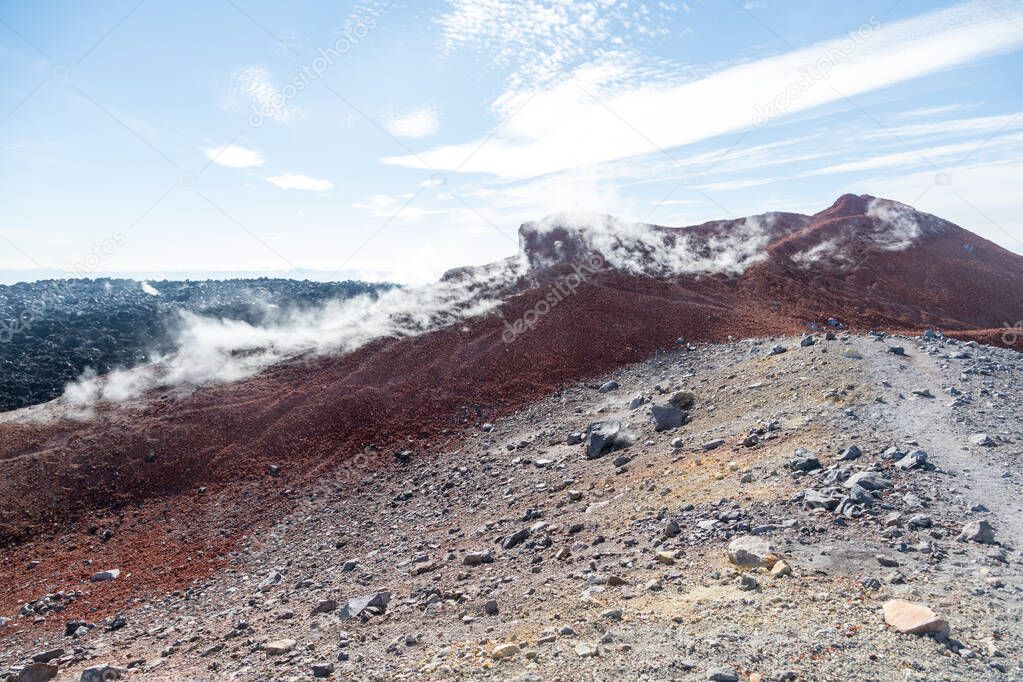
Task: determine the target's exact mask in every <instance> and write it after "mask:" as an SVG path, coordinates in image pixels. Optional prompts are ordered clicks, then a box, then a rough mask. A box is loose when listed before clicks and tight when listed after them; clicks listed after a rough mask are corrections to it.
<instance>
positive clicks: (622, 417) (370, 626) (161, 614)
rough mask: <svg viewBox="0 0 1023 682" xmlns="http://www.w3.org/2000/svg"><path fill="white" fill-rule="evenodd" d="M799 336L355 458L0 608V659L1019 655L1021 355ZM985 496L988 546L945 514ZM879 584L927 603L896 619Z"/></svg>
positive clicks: (832, 661)
mask: <svg viewBox="0 0 1023 682" xmlns="http://www.w3.org/2000/svg"><path fill="white" fill-rule="evenodd" d="M815 339H816V342H815V343H814V344H812V345H807V346H802V345H801V344H800V339H798V338H785V339H754V340H746V341H739V342H734V343H729V344H717V345H705V346H698V347H693V348H691V349H689V350H685V351H680V352H678V353H675V354H671V355H668V356H661V357H658V358H657V359H656V360H651V361H650V362H647V363H641V364H638V365H632V366H629V367H626V368H623V369H621V370H619V371H616V372H614V373H612V374H608V375H606V376H601V377H595V378H594V379H593V380H592V382H588V383H586V384H575V385H572V386H569V387H566V388H565V389H564V390H562V391H559V392H557V393H555V394H553V395H551V396H548V397H547V398H544V399H542V400H540V401H538V402H537V403H535V404H534V405H532V406H530V407H529V408H528V409H524V410H521V411H519V412H517V413H515V414H513V415H510V416H509V417H507V418H504V419H501V420H499V421H497V422H496V423H495V424H493V425H487V426H486V427H485V428H483V429H481V430H480V431H479V432H477V433H475V434H473V435H471V436H470V437H469V438H468V439H467V440H466V441H465V442H464V443H461V444H460V445H459V446H457V447H454V448H449V449H447V450H446V451H443V452H439V453H431V454H429V455H427V454H425V453H422V452H410V453H408V454H407V455H406V454H404V453H395V454H396V457H395V461H394V465H393V467H389V468H387V469H386V470H383V471H381V470H379V469H370V468H367V467H366V466H365V460H364V459H363V460H360V459H359V458H355V459H352V460H350V463H349V464H348V465H346V466H345V467H343V468H341V469H340V470H338V471H336V472H334V473H331V474H329V475H324V477H323V478H322V480H321V482H320V484H319V485H318V486H317V487H316V488H315V489H311V490H303V491H289V490H283V489H282V490H281V491H280V493H281V494H282V495H289V496H292V497H293V498H294V499H295V500H296V504H297V507H298V509H297V511H295V512H294V513H293V514H291V515H288V516H287V517H285V518H282V519H281V520H280V521H279V522H278V523H277V524H275V525H274V526H272V527H271V528H268V529H266V530H263V531H259V532H257V533H255V534H254V535H252V536H249V537H247V538H245V539H244V540H243V541H242V542H241V543H240V545H239V549H238V551H236V552H234V553H233V554H232V555H230V556H229V557H227V559H228V562H229V566H228V568H227V569H225V570H224V571H222V572H221V573H219V574H217V575H216V576H214V577H213V578H212V579H210V580H206V581H202V582H198V583H196V584H195V585H193V586H192V587H191V588H190V589H188V590H186V591H184V592H180V593H176V594H171V595H160V596H156V597H154V598H153V599H151V600H150V601H148V602H146V603H143V604H133V605H126V608H125V610H124V611H123V614H122V615H123V623H121V622H119V621H109V620H108V621H105V622H103V621H101V622H97V623H86V624H73V626H69V627H67V631H68V632H69V633H70V634H69V635H68V636H64V630H61V631H60V632H57V633H54V632H53V628H52V627H50V626H52V623H53V621H54V620H56V621H57V622H58V623H61V624H62V625H63V624H64V623H63V621H62V620H61V616H60V611H59V610H46V609H45V605H43V606H42V607H39V609H36V606H38V605H35V604H34V605H33V607H32V608H33V609H34V610H36V614H35V615H32V612H31V610H30V612H29V615H17V614H0V615H3V616H6V617H8V618H10V619H11V621H10V623H8V625H7V626H5V627H4V628H3V629H0V635H2V636H4V637H5V640H4V641H3V643H2V645H0V651H2V652H3V653H0V665H3V666H9V667H10V668H11V671H12V673H14V674H17V671H18V670H19V669H21V668H19V666H24V665H25V664H26V663H27V662H28V661H29V660H31V657H32V656H33V655H40V654H46V652H48V651H49V652H51V653H52V652H53V651H55V650H56V649H57V648H59V649H61V651H60V653H57V654H54V655H53V658H52V661H50V664H53V665H56V666H57V667H56V668H55V672H56V674H57V678H58V679H68V680H72V679H79V676H80V675H81V674H82V671H83V670H84V669H85V668H87V667H90V666H98V665H110V666H113V667H114V672H111V671H110V670H108V671H107V673H108V675H117V676H121V677H124V678H126V679H145V680H151V679H156V680H159V679H167V680H174V679H197V680H222V679H240V680H262V679H286V680H308V679H315V677H316V676H325V677H326V678H329V679H345V680H347V679H372V680H395V679H407V680H413V679H414V680H435V679H465V680H479V679H495V680H497V679H500V680H504V679H521V680H566V681H567V680H578V679H592V680H635V679H641V680H676V679H677V680H791V679H806V680H906V679H914V680H1004V679H1020V678H1021V676H1023V666H1021V662H1023V628H1020V627H1019V624H1020V619H1021V618H1023V608H1021V604H1023V602H1021V595H1023V569H1021V565H1020V554H1019V552H1018V547H1019V543H1020V540H1021V536H1020V524H1021V519H1023V512H1021V511H1020V501H1019V485H1018V484H1019V481H1020V462H1021V459H1020V455H1021V454H1023V416H1021V411H1020V410H1019V409H1018V405H1019V404H1020V402H1019V401H1020V398H1021V397H1023V356H1021V355H1018V354H1015V353H1012V352H1010V351H1001V350H997V349H990V348H986V347H979V346H975V345H971V344H960V343H953V342H947V341H945V340H943V339H940V338H939V339H937V340H933V341H923V340H917V339H907V338H883V339H879V340H876V339H875V337H872V336H840V337H839V338H837V339H834V340H825V339H824V338H823V336H822V335H817V336H816V337H815ZM776 345H777V346H780V347H781V348H780V349H778V350H772V348H773V347H774V346H776ZM891 346H902V347H903V348H904V353H905V355H897V354H895V353H892V352H889V347H891ZM957 356H959V357H957ZM950 389H955V390H954V391H951V392H952V393H954V392H956V391H958V392H959V395H951V394H950ZM914 392H916V393H914ZM690 393H691V395H687V394H690ZM928 395H930V396H933V397H925V396H928ZM690 400H691V401H692V405H689V402H690ZM651 405H656V406H658V407H659V411H657V412H656V413H655V416H657V417H658V422H659V423H660V425H661V426H664V427H666V428H665V429H664V430H661V431H658V430H656V429H655V423H654V422H653V421H652V420H651ZM673 409H680V410H682V411H684V412H685V413H686V415H685V419H686V423H685V424H684V425H682V426H674V422H673V421H672V419H673V418H674V417H677V415H676V414H675V413H674V412H672V411H671V410H673ZM595 423H601V424H602V426H601V428H600V429H599V430H597V431H599V432H601V433H604V434H605V435H607V436H608V437H607V438H606V439H605V441H606V442H605V446H604V448H601V447H600V445H601V441H600V439H597V440H594V439H593V438H588V437H587V434H586V431H587V427H588V426H589V425H591V424H595ZM979 433H986V434H987V435H988V437H989V439H990V444H987V445H974V444H972V443H971V438H972V437H973V436H974V435H975V434H979ZM616 434H617V435H616ZM580 440H581V441H582V442H579V441H580ZM626 443H628V446H627V447H624V446H625V445H626ZM851 445H855V446H857V447H858V448H859V451H860V453H859V454H858V455H857V453H856V452H855V451H854V450H850V449H849V446H851ZM605 449H606V450H607V451H603V450H605ZM588 450H589V451H590V453H591V454H595V455H598V456H596V457H593V458H588V457H587V451H588ZM919 451H923V452H925V453H926V454H925V455H921V454H918V453H919ZM855 481H859V482H860V483H858V484H856V485H852V483H853V482H855ZM267 485H268V486H273V485H275V483H274V480H273V479H271V480H269V481H268V483H267ZM865 486H866V487H865ZM978 505H983V507H981V506H978ZM980 521H988V522H990V523H991V524H992V526H993V528H994V535H995V538H994V542H993V543H992V542H985V543H982V542H972V541H960V540H958V539H957V536H958V535H959V534H960V531H961V530H962V529H963V527H964V525H966V524H969V523H971V522H980ZM740 548H742V551H739V549H740ZM751 557H752V558H751ZM779 558H780V561H779V560H777V559H779ZM98 568H99V567H98ZM101 568H114V567H105V566H104V567H101ZM26 570H30V569H26ZM118 579H120V578H115V579H114V580H118ZM106 585H107V583H102V582H99V583H86V584H81V585H76V586H73V587H75V588H76V589H79V590H102V589H105V586H106ZM54 587H55V588H57V587H58V586H54ZM62 587H65V588H67V587H71V586H62ZM385 592H386V593H387V595H386V596H385V595H384V593H385ZM41 596H42V595H41ZM362 597H367V599H361V598H362ZM892 599H904V600H906V601H908V602H911V603H913V604H917V605H920V606H921V607H929V608H930V609H932V610H933V611H934V612H935V614H936V616H935V617H936V618H938V619H941V620H942V621H944V622H945V624H947V628H934V629H937V630H940V631H938V632H932V633H930V634H925V635H913V634H902V633H900V632H899V631H898V630H897V629H896V628H895V626H894V625H891V624H887V623H886V617H885V616H884V615H883V612H882V606H883V605H884V604H886V603H888V602H889V600H892ZM890 622H892V623H895V622H896V621H894V620H892V621H890ZM939 625H940V624H939ZM928 627H930V625H928ZM45 657H46V656H45V655H44V656H43V658H45ZM14 679H18V678H17V676H15V678H14Z"/></svg>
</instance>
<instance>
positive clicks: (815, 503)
mask: <svg viewBox="0 0 1023 682" xmlns="http://www.w3.org/2000/svg"><path fill="white" fill-rule="evenodd" d="M841 501H842V498H841V497H836V496H834V495H828V494H826V493H822V492H819V491H817V490H807V491H806V492H805V493H803V509H826V510H828V511H834V510H835V509H836V508H837V507H838V503H839V502H841Z"/></svg>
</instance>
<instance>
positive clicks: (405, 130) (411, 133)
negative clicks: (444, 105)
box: [387, 106, 440, 139]
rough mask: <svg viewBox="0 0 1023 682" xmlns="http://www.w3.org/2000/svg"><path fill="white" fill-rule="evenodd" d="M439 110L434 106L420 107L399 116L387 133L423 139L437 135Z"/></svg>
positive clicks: (390, 125) (391, 122) (389, 124)
mask: <svg viewBox="0 0 1023 682" xmlns="http://www.w3.org/2000/svg"><path fill="white" fill-rule="evenodd" d="M439 127H440V126H439V124H438V122H437V109H436V108H435V107H432V106H426V107H419V108H418V109H413V110H412V111H410V112H408V113H407V114H404V115H402V116H398V117H396V118H394V119H392V120H391V121H390V123H388V124H387V131H388V132H389V133H391V135H394V136H396V137H410V138H416V139H418V138H421V137H429V136H430V135H434V134H436V132H437V130H438V128H439Z"/></svg>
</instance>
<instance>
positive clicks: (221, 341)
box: [62, 260, 522, 409]
mask: <svg viewBox="0 0 1023 682" xmlns="http://www.w3.org/2000/svg"><path fill="white" fill-rule="evenodd" d="M521 274H522V273H521V265H520V264H519V262H518V261H512V260H510V261H505V262H502V263H496V264H493V265H490V266H486V267H483V268H477V269H475V270H473V271H472V272H471V273H470V274H467V275H466V276H464V277H462V278H459V279H455V280H453V281H442V282H438V283H435V284H430V285H426V286H421V287H415V288H395V289H390V290H387V291H385V292H383V293H380V294H379V295H378V296H377V297H376V298H374V297H373V296H370V295H362V296H356V297H354V298H350V299H346V300H341V301H330V302H328V303H326V304H324V305H321V306H318V307H315V308H312V309H307V310H292V311H288V312H284V313H282V314H280V315H279V316H277V318H276V319H275V320H274V322H272V323H269V324H266V325H252V324H249V323H248V322H244V321H240V320H232V319H220V318H212V317H204V316H201V315H196V314H193V313H188V312H183V313H180V316H181V327H180V331H179V334H178V338H177V344H176V347H177V349H178V350H177V351H175V352H174V353H173V354H170V355H167V356H165V357H162V358H158V359H157V360H155V361H153V362H151V363H149V364H147V365H143V366H140V367H135V368H133V369H126V370H116V371H114V372H112V373H110V374H108V375H105V376H97V375H96V373H95V372H92V371H87V372H86V373H85V374H83V375H82V376H81V377H80V378H79V379H78V381H76V382H74V383H72V384H69V385H68V386H67V387H66V389H65V391H64V395H63V397H62V400H63V401H64V402H65V403H67V404H69V405H70V406H71V408H72V409H82V408H87V407H89V406H91V405H92V404H93V403H96V402H99V401H108V402H121V401H124V400H130V399H133V398H137V397H139V396H141V395H143V394H145V393H146V392H148V391H151V390H153V389H159V388H171V387H176V386H201V385H204V384H212V383H223V382H231V381H238V380H239V379H244V378H246V377H249V376H252V375H254V374H256V373H257V372H259V371H260V370H262V369H264V368H266V367H268V366H269V365H271V364H274V363H277V362H280V361H282V360H286V359H288V358H293V357H296V356H299V355H305V354H314V355H320V354H330V353H347V352H351V351H353V350H356V349H357V348H359V347H361V346H363V345H365V344H367V343H369V342H370V341H373V340H374V339H378V338H383V337H408V336H416V335H419V334H423V333H425V332H428V331H431V330H434V329H439V328H441V327H445V326H447V325H449V324H453V323H455V322H458V321H461V320H465V319H468V318H471V317H475V316H478V315H482V314H485V313H488V312H490V311H491V310H493V309H494V308H495V307H496V306H497V305H498V304H499V303H500V300H499V298H498V297H497V293H498V292H499V290H500V289H501V287H503V286H506V285H508V284H510V283H512V282H513V281H514V280H515V279H516V278H517V277H518V276H520V275H521Z"/></svg>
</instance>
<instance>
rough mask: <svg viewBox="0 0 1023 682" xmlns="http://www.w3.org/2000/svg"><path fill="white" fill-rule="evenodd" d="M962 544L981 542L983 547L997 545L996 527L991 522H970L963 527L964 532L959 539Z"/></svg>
mask: <svg viewBox="0 0 1023 682" xmlns="http://www.w3.org/2000/svg"><path fill="white" fill-rule="evenodd" d="M957 539H958V540H959V541H960V542H979V543H980V544H982V545H993V544H995V527H994V526H992V525H991V524H990V523H989V522H987V521H984V520H980V521H970V522H969V523H968V524H966V525H965V526H963V530H962V532H961V533H959V537H958V538H957Z"/></svg>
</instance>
